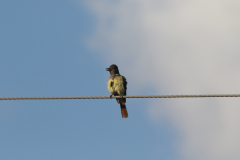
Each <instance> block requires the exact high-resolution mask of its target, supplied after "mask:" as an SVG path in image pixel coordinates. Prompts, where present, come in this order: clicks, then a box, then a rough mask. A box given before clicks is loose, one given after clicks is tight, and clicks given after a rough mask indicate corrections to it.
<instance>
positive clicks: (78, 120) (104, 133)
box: [0, 0, 175, 160]
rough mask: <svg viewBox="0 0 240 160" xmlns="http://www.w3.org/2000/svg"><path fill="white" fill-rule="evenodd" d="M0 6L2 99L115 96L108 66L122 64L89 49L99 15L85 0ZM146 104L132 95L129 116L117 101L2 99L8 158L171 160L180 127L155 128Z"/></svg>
mask: <svg viewBox="0 0 240 160" xmlns="http://www.w3.org/2000/svg"><path fill="white" fill-rule="evenodd" d="M0 6H1V7H0V15H1V16H0V21H1V25H0V35H1V38H0V43H1V47H0V53H1V54H0V67H1V70H0V74H1V78H0V84H1V87H0V88H1V90H0V96H1V97H5V96H105V95H109V93H108V91H107V86H106V82H107V79H108V77H109V75H108V73H107V72H106V71H105V68H107V67H108V66H109V65H111V64H112V63H115V61H112V62H110V63H106V61H105V60H104V58H103V57H100V56H99V54H96V52H98V51H97V50H91V48H89V47H88V46H87V43H86V41H87V40H88V37H89V36H91V35H92V32H94V30H95V29H96V23H97V17H96V16H94V14H93V13H92V12H91V11H90V10H89V9H88V8H87V7H86V6H85V5H84V4H83V3H81V2H80V3H77V2H75V1H64V0H63V1H55V0H53V1H47V0H43V1H30V0H26V1H1V4H0ZM119 68H120V69H121V66H119ZM122 74H123V75H124V72H122ZM129 90H130V91H129V92H130V93H131V84H129ZM149 93H150V91H149ZM139 94H141V93H139ZM147 104H148V100H146V99H142V100H141V99H129V100H128V103H127V107H128V111H129V118H128V119H122V118H121V114H120V109H119V106H118V104H117V103H116V101H115V100H34V101H31V100H29V101H28V100H23V101H0V141H1V143H0V155H1V159H4V160H14V159H18V160H28V159H29V160H30V159H35V160H42V159H51V160H54V159H56V160H61V159H86V160H87V159H89V160H90V159H148V158H149V157H150V158H151V159H158V158H164V159H171V158H172V157H174V156H175V151H174V149H173V144H174V142H173V141H174V133H173V130H172V128H171V127H170V126H169V125H163V126H162V127H161V128H156V127H155V126H154V125H153V124H152V123H151V121H150V120H149V118H148V117H147V115H146V114H145V110H146V107H147Z"/></svg>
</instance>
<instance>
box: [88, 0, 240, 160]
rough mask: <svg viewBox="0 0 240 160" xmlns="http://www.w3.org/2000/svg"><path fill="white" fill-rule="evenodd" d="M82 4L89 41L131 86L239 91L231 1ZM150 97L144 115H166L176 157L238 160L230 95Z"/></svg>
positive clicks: (239, 25)
mask: <svg viewBox="0 0 240 160" xmlns="http://www.w3.org/2000/svg"><path fill="white" fill-rule="evenodd" d="M86 3H87V4H88V6H89V7H90V8H91V9H92V11H93V12H94V13H95V14H96V17H97V20H98V25H97V26H96V32H95V33H94V35H93V37H92V38H91V45H92V46H93V47H96V48H97V49H99V50H101V51H102V52H103V53H106V54H103V55H102V56H104V57H108V58H107V59H108V60H107V61H108V63H109V64H110V63H112V61H114V62H116V63H117V64H119V66H121V69H122V70H123V71H122V72H124V73H126V74H125V75H126V77H128V79H131V81H135V82H137V83H135V84H134V85H132V86H133V87H134V88H135V90H137V88H139V87H141V86H143V85H145V86H146V85H147V84H148V85H149V84H152V86H151V87H154V88H156V89H157V90H158V91H159V93H161V94H210V93H211V94H214V93H219V94H224V93H240V74H239V73H240V63H239V59H240V45H239V42H240V18H239V15H240V1H239V0H194V1H193V0H191V1H190V0H185V1H177V0H170V1H166V0H148V1H146V0H122V1H110V0H101V1H91V2H90V1H87V2H86ZM126 57H127V58H126ZM123 64H124V65H123ZM123 66H124V67H125V68H123ZM128 67H130V68H131V72H132V71H134V72H135V74H130V70H128V69H127V68H128ZM138 73H141V74H144V75H145V76H144V77H145V78H143V77H141V79H139V74H138ZM149 87H150V86H149ZM163 91H164V92H163ZM155 102H156V101H155V100H154V101H152V107H151V108H150V109H149V116H150V117H152V118H153V120H155V121H160V120H161V119H159V118H158V117H161V116H163V115H165V117H166V118H168V119H170V120H171V122H172V123H173V124H174V125H175V127H176V128H177V129H178V131H179V134H181V138H182V139H181V140H180V143H179V144H178V147H179V152H181V154H182V155H183V158H184V159H197V160H198V159H199V160H200V159H211V160H225V159H231V160H237V159H239V158H240V152H239V148H240V137H239V135H240V125H239V124H240V116H239V113H240V100H239V99H238V98H213V99H184V100H182V99H181V100H180V99H179V100H169V101H167V103H168V106H167V107H165V108H164V107H159V106H157V105H156V104H157V103H155Z"/></svg>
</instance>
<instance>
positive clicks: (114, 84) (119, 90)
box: [106, 64, 128, 118]
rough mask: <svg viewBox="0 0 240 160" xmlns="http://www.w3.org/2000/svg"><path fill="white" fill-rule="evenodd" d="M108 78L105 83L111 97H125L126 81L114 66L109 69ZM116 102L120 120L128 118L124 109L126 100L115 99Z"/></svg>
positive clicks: (107, 69)
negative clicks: (118, 107) (119, 111)
mask: <svg viewBox="0 0 240 160" xmlns="http://www.w3.org/2000/svg"><path fill="white" fill-rule="evenodd" d="M106 71H109V73H110V77H109V80H108V82H107V85H108V91H109V92H110V93H111V95H110V98H112V96H113V95H114V96H125V95H126V93H127V80H126V78H125V77H124V76H121V75H120V73H119V70H118V67H117V65H116V64H112V65H111V66H110V67H109V68H106ZM116 100H117V102H118V103H119V104H120V108H121V114H122V118H128V112H127V108H126V98H116Z"/></svg>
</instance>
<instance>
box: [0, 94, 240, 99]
mask: <svg viewBox="0 0 240 160" xmlns="http://www.w3.org/2000/svg"><path fill="white" fill-rule="evenodd" d="M207 97H240V94H207V95H144V96H112V99H113V98H207ZM47 99H111V98H110V96H79V97H0V100H47Z"/></svg>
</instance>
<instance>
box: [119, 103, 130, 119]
mask: <svg viewBox="0 0 240 160" xmlns="http://www.w3.org/2000/svg"><path fill="white" fill-rule="evenodd" d="M120 107H121V113H122V118H128V112H127V108H126V105H125V103H124V102H121V103H120Z"/></svg>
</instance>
